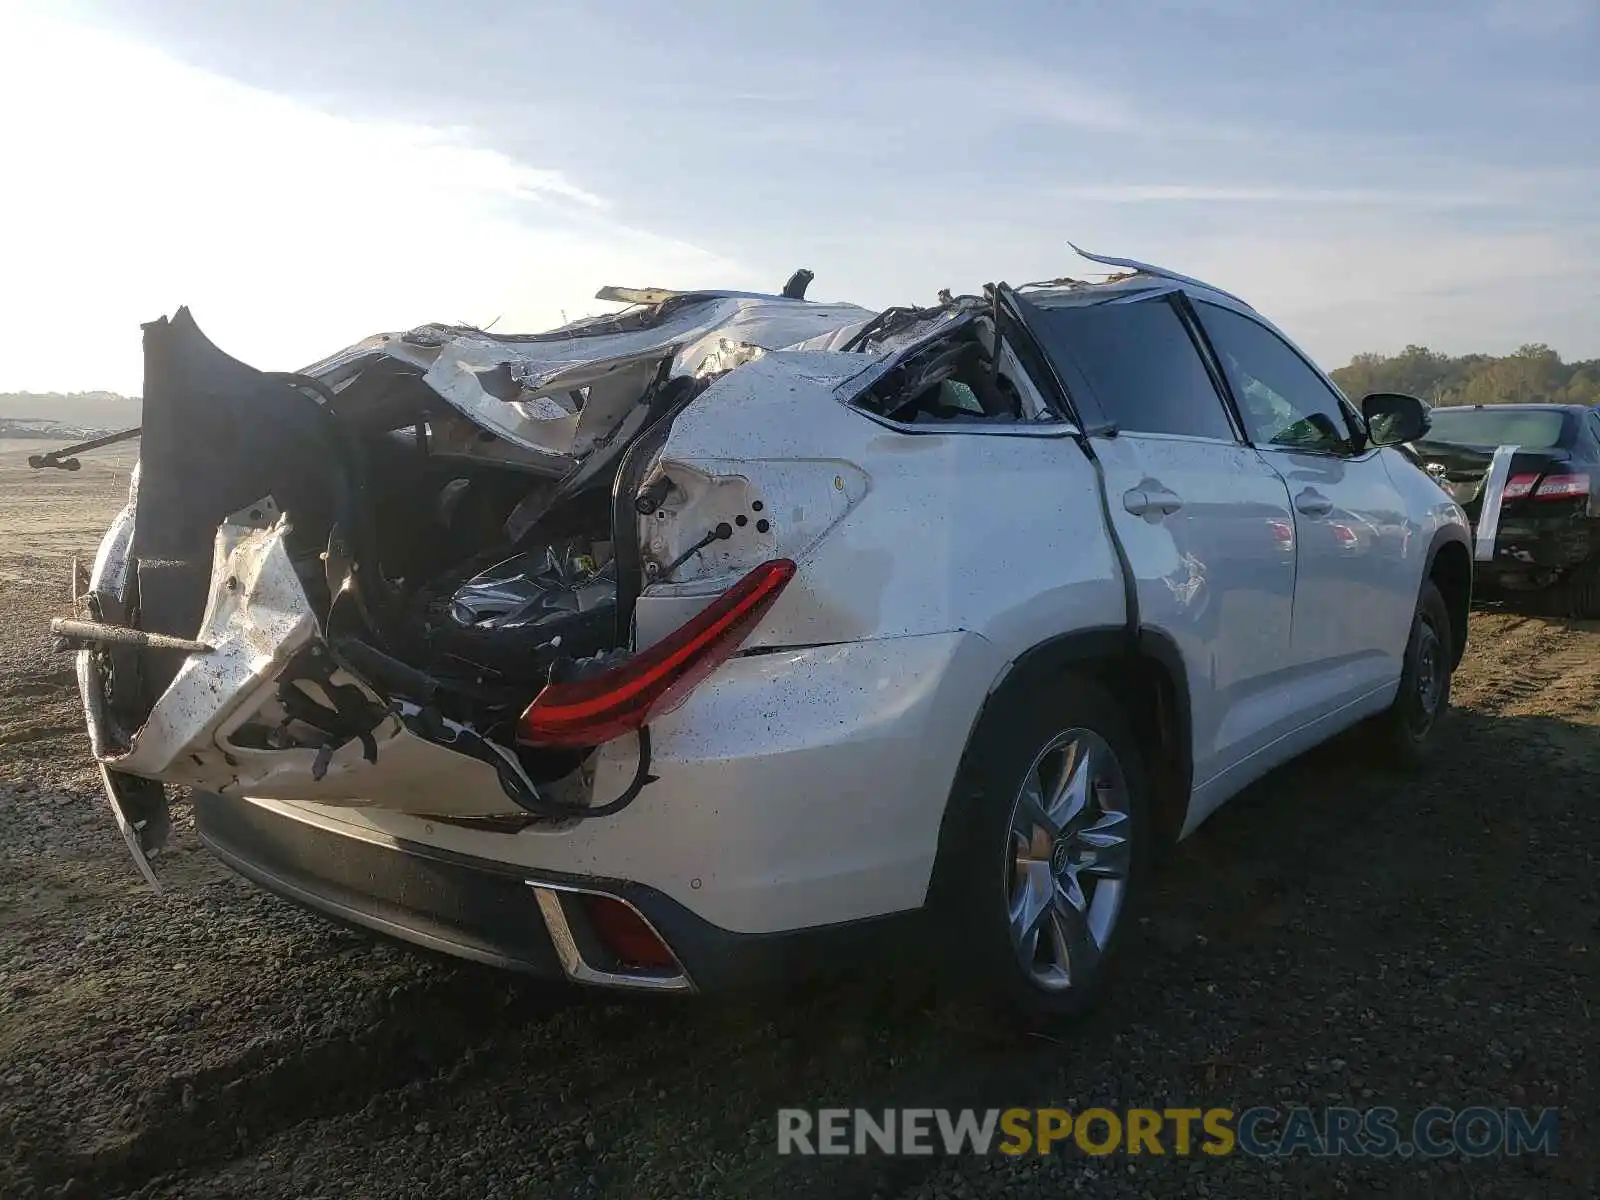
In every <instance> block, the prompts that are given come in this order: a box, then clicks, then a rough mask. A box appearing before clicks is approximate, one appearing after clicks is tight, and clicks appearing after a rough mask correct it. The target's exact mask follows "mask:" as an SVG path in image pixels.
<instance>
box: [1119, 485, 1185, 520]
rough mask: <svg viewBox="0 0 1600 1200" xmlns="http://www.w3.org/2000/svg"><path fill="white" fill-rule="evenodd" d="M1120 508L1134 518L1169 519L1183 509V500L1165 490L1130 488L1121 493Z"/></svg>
mask: <svg viewBox="0 0 1600 1200" xmlns="http://www.w3.org/2000/svg"><path fill="white" fill-rule="evenodd" d="M1122 507H1123V508H1125V509H1127V510H1128V511H1129V512H1131V513H1132V514H1133V515H1134V516H1136V517H1170V516H1171V515H1172V514H1173V513H1175V512H1177V511H1178V510H1179V509H1180V508H1182V507H1183V498H1182V497H1181V496H1179V495H1178V494H1177V493H1176V492H1169V491H1167V489H1166V488H1161V487H1157V488H1131V489H1129V490H1128V491H1126V492H1123V493H1122Z"/></svg>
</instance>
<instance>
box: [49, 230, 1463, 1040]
mask: <svg viewBox="0 0 1600 1200" xmlns="http://www.w3.org/2000/svg"><path fill="white" fill-rule="evenodd" d="M1085 257H1087V258H1091V259H1093V260H1094V261H1096V262H1098V263H1101V264H1103V265H1108V266H1111V267H1114V268H1117V269H1118V273H1117V274H1115V275H1113V276H1112V277H1111V278H1110V279H1108V280H1106V281H1104V282H1096V283H1085V282H1082V281H1079V280H1073V279H1058V280H1053V281H1050V282H1046V283H1039V284H1029V285H1025V286H1020V287H1011V286H1007V285H1005V284H999V285H992V286H989V287H986V288H985V289H984V292H983V294H982V295H978V296H951V295H949V294H947V293H942V294H941V296H940V302H939V303H938V304H937V305H935V306H933V307H929V308H891V309H888V310H886V311H883V312H872V311H869V310H866V309H863V308H860V307H857V306H855V305H849V304H822V303H815V302H811V301H808V300H806V299H805V298H804V293H805V290H806V284H807V283H808V282H809V273H807V272H798V273H797V274H796V277H795V279H794V280H791V283H790V285H789V286H788V287H786V288H785V289H784V294H782V295H764V294H753V293H745V292H706V291H700V292H672V291H664V290H639V289H622V288H607V289H604V290H602V291H601V292H600V293H599V295H600V297H601V298H603V299H606V300H611V301H620V302H622V303H623V304H624V305H625V306H626V307H624V308H623V309H621V310H620V311H618V312H615V313H613V314H610V315H607V316H603V317H596V318H591V319H587V320H584V321H580V322H576V323H573V324H570V325H567V326H565V327H563V328H561V329H558V330H555V331H553V332H549V333H542V334H529V335H519V336H513V335H502V334H493V333H489V332H486V331H483V330H479V329H473V328H462V327H454V326H442V325H431V326H425V327H422V328H418V329H413V330H411V331H409V332H406V333H397V334H386V335H381V336H376V337H373V338H370V339H368V340H366V341H364V342H361V343H359V344H357V345H355V346H352V347H349V348H348V349H346V350H343V351H341V352H339V353H337V354H335V355H332V356H331V357H329V358H327V359H325V360H323V361H321V362H319V363H316V364H314V365H312V366H310V367H307V368H305V369H304V370H302V371H299V372H295V373H268V372H262V371H258V370H255V369H253V368H251V367H249V366H246V365H244V364H243V363H240V362H238V361H237V360H235V359H232V358H230V357H228V356H227V355H226V354H224V353H223V352H222V351H220V350H219V349H217V348H216V347H215V346H214V345H212V344H211V342H210V341H208V340H207V339H206V337H205V336H204V335H203V334H202V333H201V331H200V329H199V328H198V327H197V326H196V325H195V323H194V321H193V320H192V319H191V317H190V316H189V313H188V311H187V310H186V309H180V310H179V311H178V312H177V313H176V314H175V315H174V316H173V317H172V318H170V319H166V318H163V319H161V320H158V321H155V322H153V323H151V324H149V325H147V326H145V391H144V423H143V431H142V446H141V452H140V464H139V468H138V470H137V472H136V473H135V476H134V481H133V486H132V488H131V489H130V495H129V500H128V505H127V508H126V509H125V510H124V511H123V512H122V513H121V514H120V515H119V516H118V517H117V518H116V520H115V522H114V523H113V525H112V527H111V529H110V530H109V531H108V532H107V533H106V535H105V539H104V541H103V543H102V544H101V546H100V549H99V552H98V555H97V557H96V559H95V562H94V564H93V568H92V570H90V571H88V572H87V573H85V572H82V571H79V570H76V569H75V572H74V574H75V580H74V584H75V586H74V609H75V611H74V612H73V613H72V614H71V616H69V617H64V618H62V619H59V620H57V621H56V622H55V623H54V626H53V628H54V631H55V634H56V636H57V639H58V645H59V646H60V647H62V648H64V649H75V650H76V651H77V671H78V681H79V685H80V688H81V691H82V696H83V704H84V711H85V714H86V719H87V725H88V731H89V737H90V742H91V745H92V749H93V753H94V756H95V758H96V759H97V760H98V762H99V763H100V765H101V769H102V774H103V777H104V782H105V788H106V792H107V794H108V797H109V799H110V803H111V807H112V810H113V812H114V813H115V815H116V818H117V821H118V824H119V826H120V827H121V829H122V833H123V836H124V837H125V839H126V841H127V843H128V847H129V849H130V850H131V851H132V854H133V857H134V860H135V862H136V863H137V864H138V867H139V869H140V870H141V871H142V872H143V873H144V875H145V876H146V878H147V879H149V881H150V882H151V884H152V885H155V884H156V883H157V878H156V875H155V873H154V868H153V865H152V862H153V861H158V858H157V852H158V851H159V849H160V848H161V846H162V844H163V843H164V841H165V839H166V837H167V833H168V815H167V791H168V789H169V788H185V789H190V790H191V792H192V797H193V804H194V818H195V823H196V826H197V829H198V831H199V834H200V836H201V838H202V839H203V840H204V842H205V843H206V845H207V846H208V847H209V848H210V849H211V850H212V851H213V852H214V853H215V854H217V855H218V856H219V857H220V858H221V859H222V860H223V861H224V862H226V863H227V864H228V865H229V866H231V867H232V868H234V869H235V870H237V871H238V872H240V873H241V874H243V875H245V876H247V877H249V878H250V879H252V880H254V881H255V882H256V883H258V884H260V885H261V886H262V887H264V888H267V889H269V890H271V891H273V892H276V893H278V894H280V895H282V896H286V897H289V898H290V899H292V900H294V901H297V902H299V903H301V904H304V905H306V906H309V907H310V908H312V909H315V910H318V911H320V912H322V913H325V914H327V915H328V916H330V917H333V918H335V919H338V920H341V921H344V922H348V923H352V924H354V925H357V926H361V927H365V928H367V929H370V930H374V931H378V932H381V933H384V934H388V935H393V936H396V937H399V938H402V939H406V940H409V941H411V942H413V943H418V944H421V945H423V946H428V947H432V948H435V949H440V950H444V951H447V952H450V953H452V954H457V955H461V956H464V957H467V958H472V959H477V960H480V961H484V962H489V963H495V964H500V965H504V966H507V967H514V968H519V969H523V970H527V971H531V972H534V973H537V974H542V975H546V976H550V977H553V978H558V979H559V978H565V979H568V980H572V981H575V982H581V983H589V984H603V985H610V986H614V987H621V988H634V989H645V990H655V991H667V992H670V991H703V990H708V989H714V988H719V987H726V986H729V985H733V984H736V983H740V982H742V981H746V980H752V979H758V978H766V977H771V976H772V975H773V974H774V973H779V974H782V973H787V972H790V971H793V970H799V969H804V968H805V967H806V966H807V965H808V964H814V963H816V962H817V961H818V960H819V959H827V958H834V959H837V957H838V956H839V955H840V954H842V953H848V952H849V951H850V950H851V948H852V947H855V946H860V945H865V944H868V942H869V941H870V939H873V938H885V937H888V938H895V937H901V938H904V937H917V936H919V935H920V934H922V933H924V932H927V931H929V930H931V931H933V936H930V937H927V938H926V940H925V942H917V943H915V944H926V945H927V946H928V948H929V950H928V952H929V953H930V954H935V955H942V956H945V957H947V958H948V960H949V961H950V969H951V977H952V978H954V979H956V980H959V981H961V982H962V983H963V984H971V985H973V986H975V987H977V988H979V989H981V990H982V991H983V992H984V993H986V995H987V997H988V998H989V999H992V1000H996V1001H1000V1002H1002V1003H1006V1004H1009V1005H1011V1006H1014V1007H1016V1008H1020V1009H1021V1010H1022V1011H1023V1012H1024V1013H1025V1014H1027V1015H1028V1016H1030V1017H1031V1018H1033V1019H1047V1018H1052V1017H1058V1016H1063V1015H1067V1014H1069V1013H1072V1012H1075V1011H1077V1010H1080V1009H1081V1008H1082V1007H1083V1006H1084V1005H1085V1004H1087V1003H1088V1002H1089V1001H1090V999H1091V998H1092V997H1093V996H1094V994H1095V992H1096V990H1097V987H1098V985H1099V983H1100V981H1101V980H1102V978H1103V976H1104V974H1105V971H1106V968H1107V966H1108V964H1109V963H1110V962H1111V960H1112V957H1113V955H1114V952H1115V949H1116V946H1117V942H1118V936H1119V931H1120V930H1121V929H1122V928H1123V927H1124V926H1125V925H1126V923H1127V920H1128V914H1129V912H1130V911H1132V909H1133V907H1134V906H1136V905H1137V903H1138V901H1139V896H1140V892H1141V889H1142V888H1143V887H1144V885H1145V880H1146V871H1147V867H1148V864H1149V862H1150V859H1151V855H1152V852H1153V851H1156V850H1159V849H1160V848H1161V847H1162V846H1164V845H1166V844H1170V843H1171V842H1173V841H1174V840H1176V839H1179V838H1182V837H1184V836H1186V835H1187V834H1189V833H1190V832H1191V831H1193V830H1194V829H1195V828H1196V826H1198V825H1199V824H1200V823H1201V822H1202V821H1204V820H1205V818H1206V817H1207V816H1208V815H1209V814H1210V813H1212V812H1213V811H1214V810H1215V809H1216V808H1217V807H1218V806H1219V805H1220V804H1222V803H1223V801H1225V800H1226V799H1228V798H1229V797H1230V796H1232V795H1234V794H1235V793H1236V792H1238V791H1239V790H1240V789H1241V788H1242V787H1244V786H1245V785H1246V784H1248V783H1249V782H1251V781H1252V780H1254V779H1256V778H1258V777H1259V776H1261V775H1262V774H1264V773H1265V772H1267V771H1268V770H1270V769H1272V768H1273V767H1275V766H1277V765H1278V764H1280V763H1283V762H1284V761H1285V760H1287V759H1290V758H1292V757H1293V756H1295V755H1297V754H1300V753H1301V752H1303V751H1305V750H1306V749H1307V748H1309V747H1311V746H1313V745H1316V744H1317V743H1320V742H1322V741H1325V740H1326V739H1328V738H1329V737H1331V736H1333V735H1334V734H1336V733H1339V732H1340V731H1342V730H1345V729H1347V728H1349V727H1351V726H1353V725H1355V724H1357V723H1358V722H1362V721H1366V722H1368V724H1369V727H1370V737H1371V739H1372V740H1373V741H1374V742H1375V743H1381V744H1382V745H1384V746H1385V747H1387V748H1388V749H1389V750H1390V751H1391V752H1392V753H1393V755H1394V756H1395V757H1396V758H1397V759H1398V760H1400V761H1402V762H1409V763H1412V764H1415V763H1417V762H1419V761H1420V759H1421V756H1422V752H1423V750H1424V749H1425V747H1426V745H1427V743H1428V741H1429V739H1430V735H1431V734H1432V733H1433V732H1434V729H1435V726H1436V724H1437V722H1438V720H1439V719H1440V718H1441V716H1442V715H1443V714H1444V712H1445V710H1446V708H1447V705H1448V697H1449V688H1450V677H1451V672H1452V671H1453V669H1454V668H1455V666H1456V665H1457V664H1458V663H1459V662H1460V660H1461V656H1462V652H1463V650H1464V648H1465V642H1466V634H1467V621H1466V616H1467V609H1468V601H1469V596H1470V591H1471V584H1472V558H1471V554H1470V552H1469V542H1468V526H1467V522H1466V520H1465V518H1464V517H1463V515H1462V512H1461V510H1460V509H1459V508H1458V507H1457V505H1456V504H1455V503H1454V502H1453V501H1452V500H1451V499H1450V498H1449V497H1448V496H1447V495H1446V494H1445V493H1444V492H1443V491H1442V490H1441V489H1440V488H1439V487H1438V486H1437V485H1436V484H1435V483H1434V482H1432V481H1431V480H1430V479H1429V478H1428V476H1427V475H1426V474H1425V473H1423V472H1422V471H1421V470H1419V469H1418V468H1417V467H1416V466H1415V465H1414V463H1413V462H1412V461H1411V460H1410V459H1408V458H1407V457H1406V456H1405V455H1404V454H1403V453H1402V452H1401V451H1400V450H1398V449H1396V448H1395V447H1396V446H1398V445H1400V444H1403V443H1406V442H1409V441H1411V440H1413V439H1415V438H1417V437H1419V436H1420V435H1421V434H1422V433H1423V432H1425V430H1426V428H1427V425H1428V417H1427V413H1426V409H1425V407H1424V406H1423V405H1422V404H1421V403H1420V402H1418V401H1416V400H1414V399H1412V398H1410V397H1406V396H1397V395H1391V394H1382V395H1375V396H1369V397H1366V398H1365V399H1364V400H1363V401H1362V403H1361V405H1360V407H1359V409H1358V408H1356V407H1354V406H1352V405H1351V404H1350V403H1348V402H1347V401H1346V400H1345V399H1344V397H1343V396H1342V395H1341V394H1340V392H1339V391H1338V389H1337V388H1336V387H1335V386H1334V385H1333V384H1332V383H1331V382H1330V381H1329V379H1328V377H1327V376H1326V375H1325V374H1323V372H1321V371H1320V370H1318V369H1317V367H1316V366H1314V365H1313V364H1312V363H1311V361H1310V360H1309V359H1308V358H1307V357H1306V356H1305V355H1304V354H1302V353H1301V352H1300V351H1299V350H1298V349H1297V348H1296V347H1295V346H1294V345H1293V344H1292V343H1291V342H1290V341H1289V340H1288V339H1287V338H1286V337H1284V335H1283V334H1282V333H1280V332H1279V331H1278V330H1277V329H1276V328H1275V327H1274V326H1273V325H1272V324H1271V323H1270V322H1269V321H1267V320H1266V319H1265V318H1264V317H1262V316H1261V314H1259V313H1258V312H1256V311H1255V310H1254V309H1253V308H1252V307H1251V306H1250V305H1249V304H1247V303H1245V302H1244V301H1242V300H1240V299H1238V298H1237V297H1234V296H1232V295H1229V294H1228V293H1226V292H1223V291H1222V290H1220V289H1218V288H1216V287H1212V286H1210V285H1207V284H1204V283H1201V282H1199V281H1197V280H1194V279H1191V278H1189V277H1187V276H1182V275H1178V274H1175V273H1173V272H1170V271H1167V270H1164V269H1161V268H1158V267H1153V266H1150V265H1148V264H1143V263H1137V262H1133V261H1130V260H1124V259H1109V258H1101V257H1099V256H1095V255H1085Z"/></svg>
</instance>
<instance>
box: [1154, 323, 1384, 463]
mask: <svg viewBox="0 0 1600 1200" xmlns="http://www.w3.org/2000/svg"><path fill="white" fill-rule="evenodd" d="M1183 302H1184V304H1185V305H1187V306H1188V308H1189V310H1190V312H1191V313H1192V315H1193V318H1194V322H1195V327H1196V330H1197V331H1198V333H1199V336H1200V337H1201V338H1203V339H1204V340H1205V344H1206V351H1207V353H1208V354H1210V355H1211V359H1212V361H1213V363H1214V364H1215V370H1217V371H1218V372H1220V373H1221V375H1222V378H1223V380H1224V381H1225V385H1226V387H1227V396H1228V403H1229V407H1230V409H1231V410H1232V412H1233V414H1234V416H1235V418H1236V419H1237V420H1238V421H1239V423H1240V428H1241V429H1242V430H1243V436H1244V442H1245V445H1247V446H1251V447H1253V448H1254V449H1256V450H1274V451H1279V452H1287V453H1292V454H1315V455H1317V456H1318V457H1321V458H1336V459H1339V460H1340V461H1341V462H1356V461H1359V460H1361V459H1363V458H1366V457H1367V456H1368V455H1370V454H1372V453H1374V452H1375V451H1376V447H1374V446H1372V445H1371V444H1370V443H1369V442H1368V441H1367V438H1366V429H1365V428H1364V427H1363V426H1360V425H1358V424H1356V415H1357V414H1356V412H1355V409H1354V407H1353V406H1352V405H1351V403H1350V401H1349V399H1347V398H1346V396H1345V394H1344V393H1343V392H1342V391H1340V390H1339V385H1338V384H1336V383H1334V382H1333V380H1332V379H1330V378H1328V376H1327V375H1326V374H1324V372H1323V370H1322V368H1321V367H1319V366H1317V364H1316V363H1314V362H1312V361H1311V360H1310V359H1309V358H1307V357H1306V356H1305V355H1304V354H1302V353H1300V351H1299V350H1297V349H1295V346H1294V343H1293V342H1291V341H1290V340H1289V339H1288V338H1286V337H1284V336H1283V334H1281V333H1279V332H1278V331H1277V330H1275V329H1273V328H1272V326H1270V325H1268V324H1267V323H1266V322H1265V321H1263V320H1261V318H1260V317H1258V316H1256V315H1255V313H1253V312H1240V311H1239V310H1238V309H1235V308H1229V307H1228V306H1227V305H1225V304H1218V303H1217V302H1216V301H1215V300H1207V299H1205V298H1203V297H1197V298H1194V299H1191V298H1190V297H1189V295H1188V294H1187V293H1185V294H1184V296H1183ZM1202 304H1206V305H1209V306H1210V307H1212V308H1216V309H1220V310H1222V311H1223V312H1227V313H1232V314H1233V315H1234V316H1236V317H1242V318H1244V319H1245V320H1246V321H1249V322H1250V323H1251V324H1252V325H1255V326H1256V327H1257V328H1259V329H1260V330H1262V331H1263V332H1264V333H1267V334H1269V335H1270V336H1272V337H1274V338H1276V339H1277V340H1278V342H1279V343H1281V344H1282V346H1283V348H1284V349H1286V350H1287V351H1289V353H1290V354H1292V355H1294V356H1295V357H1296V358H1298V359H1299V360H1300V361H1301V362H1302V363H1304V364H1305V366H1306V369H1307V370H1309V371H1310V372H1311V373H1312V374H1313V375H1314V376H1316V378H1317V380H1318V382H1320V383H1321V384H1322V385H1323V386H1324V387H1326V388H1327V389H1328V392H1329V394H1331V395H1332V396H1333V399H1334V404H1335V406H1336V407H1337V408H1338V410H1339V414H1340V416H1342V417H1343V418H1344V424H1345V428H1346V429H1347V430H1348V431H1349V433H1350V441H1349V445H1350V447H1351V448H1350V449H1349V450H1346V451H1342V452H1341V451H1338V450H1311V449H1307V448H1304V447H1300V446H1279V445H1275V444H1274V443H1272V442H1265V443H1258V442H1256V441H1255V440H1254V439H1253V438H1252V437H1251V436H1250V430H1249V426H1247V425H1245V424H1244V412H1243V410H1242V409H1241V408H1240V407H1239V397H1238V393H1237V392H1236V391H1235V390H1234V386H1233V379H1232V378H1231V377H1230V376H1229V375H1228V371H1227V368H1226V367H1224V366H1223V365H1222V358H1221V356H1220V355H1218V354H1217V351H1216V347H1215V346H1214V345H1212V343H1211V334H1210V331H1209V330H1207V329H1206V325H1205V315H1204V314H1203V313H1201V311H1200V305H1202Z"/></svg>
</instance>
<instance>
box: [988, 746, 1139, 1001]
mask: <svg viewBox="0 0 1600 1200" xmlns="http://www.w3.org/2000/svg"><path fill="white" fill-rule="evenodd" d="M1132 836H1133V820H1132V811H1131V806H1130V801H1129V795H1128V783H1127V779H1126V777H1125V775H1124V773H1123V770H1122V764H1121V762H1120V761H1118V759H1117V756H1116V753H1115V752H1114V751H1113V750H1112V748H1111V746H1110V744H1109V743H1108V742H1107V741H1106V740H1105V738H1103V737H1101V736H1100V735H1099V734H1098V733H1096V732H1094V730H1092V729H1069V730H1067V731H1065V732H1064V733H1060V734H1057V735H1056V736H1055V737H1054V738H1052V739H1051V740H1050V741H1049V742H1048V743H1047V744H1046V745H1045V747H1044V749H1042V750H1041V751H1039V753H1038V755H1037V756H1036V757H1035V758H1034V760H1033V763H1032V765H1031V766H1030V767H1029V768H1028V773H1027V775H1026V776H1025V777H1024V779H1023V783H1022V786H1021V788H1020V789H1019V791H1018V793H1017V796H1016V799H1015V801H1014V802H1013V804H1012V811H1011V830H1010V845H1009V846H1008V848H1007V859H1006V870H1005V881H1006V882H1005V898H1006V903H1007V911H1008V916H1009V922H1008V923H1009V927H1010V932H1011V944H1012V948H1013V950H1014V951H1015V952H1016V955H1017V960H1018V962H1019V963H1020V964H1021V965H1022V968H1023V970H1024V971H1025V972H1026V973H1027V975H1028V978H1029V979H1030V981H1031V982H1032V983H1033V984H1034V985H1035V986H1036V987H1039V988H1042V989H1044V990H1046V991H1061V990H1064V989H1066V988H1070V987H1074V986H1081V985H1082V984H1084V983H1086V982H1087V981H1088V979H1089V978H1090V977H1091V976H1092V975H1093V973H1094V970H1095V967H1096V965H1097V964H1098V962H1099V960H1100V958H1101V956H1102V955H1103V954H1104V952H1105V949H1106V946H1107V943H1109V941H1110V940H1111V934H1112V931H1113V930H1114V929H1115V928H1116V923H1117V919H1118V917H1119V916H1120V914H1121V911H1122V906H1123V900H1124V897H1125V894H1126V891H1127V885H1128V876H1129V872H1130V871H1131V869H1132V865H1133V844H1132V840H1131V839H1132Z"/></svg>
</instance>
